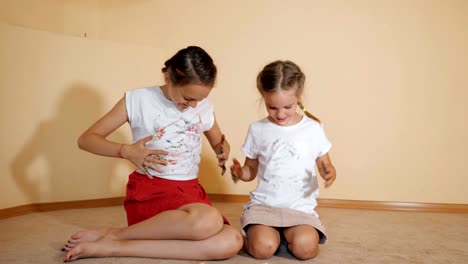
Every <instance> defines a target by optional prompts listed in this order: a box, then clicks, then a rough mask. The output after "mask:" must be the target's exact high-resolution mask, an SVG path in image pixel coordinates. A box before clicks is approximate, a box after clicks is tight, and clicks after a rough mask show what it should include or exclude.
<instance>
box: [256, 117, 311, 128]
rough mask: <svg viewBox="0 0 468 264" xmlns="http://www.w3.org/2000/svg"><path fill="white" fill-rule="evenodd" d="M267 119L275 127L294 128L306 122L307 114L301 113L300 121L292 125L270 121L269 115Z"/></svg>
mask: <svg viewBox="0 0 468 264" xmlns="http://www.w3.org/2000/svg"><path fill="white" fill-rule="evenodd" d="M265 119H266V120H267V122H268V123H270V124H271V125H272V126H275V127H278V128H281V129H293V128H295V127H297V126H299V125H301V124H302V123H304V122H305V119H306V118H305V116H304V115H301V120H299V122H297V123H296V124H294V125H290V126H280V125H278V124H275V123H273V122H271V121H270V119H268V117H265Z"/></svg>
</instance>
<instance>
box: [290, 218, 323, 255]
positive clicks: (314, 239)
mask: <svg viewBox="0 0 468 264" xmlns="http://www.w3.org/2000/svg"><path fill="white" fill-rule="evenodd" d="M284 237H285V238H286V240H287V241H288V249H289V250H290V251H291V253H292V254H293V255H294V256H295V257H296V258H298V259H301V260H307V259H311V258H314V257H316V256H317V255H318V252H319V247H318V243H319V234H318V232H317V230H316V229H315V228H314V227H313V226H310V225H298V226H293V227H288V228H286V229H285V230H284Z"/></svg>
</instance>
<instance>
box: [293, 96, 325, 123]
mask: <svg viewBox="0 0 468 264" xmlns="http://www.w3.org/2000/svg"><path fill="white" fill-rule="evenodd" d="M297 105H298V106H299V108H301V110H302V112H304V114H305V115H306V116H308V117H310V118H312V119H313V120H315V121H317V122H319V123H321V122H320V119H318V118H317V117H315V116H314V115H313V114H311V113H310V112H309V111H308V110H307V109H306V108H305V107H304V105H303V104H302V102H301V101H297Z"/></svg>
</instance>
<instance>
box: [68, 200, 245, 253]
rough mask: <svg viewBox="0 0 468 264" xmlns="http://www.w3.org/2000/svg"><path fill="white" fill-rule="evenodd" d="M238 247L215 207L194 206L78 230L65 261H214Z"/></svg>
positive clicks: (236, 238)
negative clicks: (125, 224)
mask: <svg viewBox="0 0 468 264" xmlns="http://www.w3.org/2000/svg"><path fill="white" fill-rule="evenodd" d="M241 247H242V236H241V234H240V233H239V232H238V231H237V230H236V229H235V228H233V227H232V226H229V225H224V224H223V220H222V216H221V214H220V213H219V211H218V210H217V209H216V208H214V207H212V206H209V205H206V204H201V203H193V204H187V205H184V206H182V207H180V208H178V209H177V210H169V211H165V212H163V213H160V214H158V215H156V216H154V217H151V218H149V219H147V220H145V221H142V222H140V223H137V224H134V225H131V226H128V227H123V228H109V229H101V230H84V231H79V232H77V233H75V234H73V235H72V236H71V237H70V239H69V241H68V243H67V244H66V245H65V247H64V250H66V251H68V252H67V254H66V255H65V257H64V261H73V260H76V259H79V258H89V257H110V256H127V257H149V258H169V259H187V260H216V259H227V258H230V257H232V256H234V255H236V254H237V253H238V251H239V250H240V248H241ZM181 249H183V250H181Z"/></svg>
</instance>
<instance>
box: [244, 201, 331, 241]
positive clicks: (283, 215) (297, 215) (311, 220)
mask: <svg viewBox="0 0 468 264" xmlns="http://www.w3.org/2000/svg"><path fill="white" fill-rule="evenodd" d="M252 224H260V225H266V226H272V227H291V226H296V225H310V226H313V227H314V228H315V229H317V231H318V234H319V243H320V244H325V243H326V241H327V233H326V231H325V227H324V226H323V224H322V222H320V220H319V219H318V218H317V217H315V216H314V215H312V214H308V213H304V212H301V211H298V210H294V209H289V208H278V207H270V206H265V205H252V206H250V207H248V208H245V209H244V211H243V212H242V215H241V228H242V230H241V232H242V234H243V235H244V236H247V233H246V232H247V226H248V225H252Z"/></svg>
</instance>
